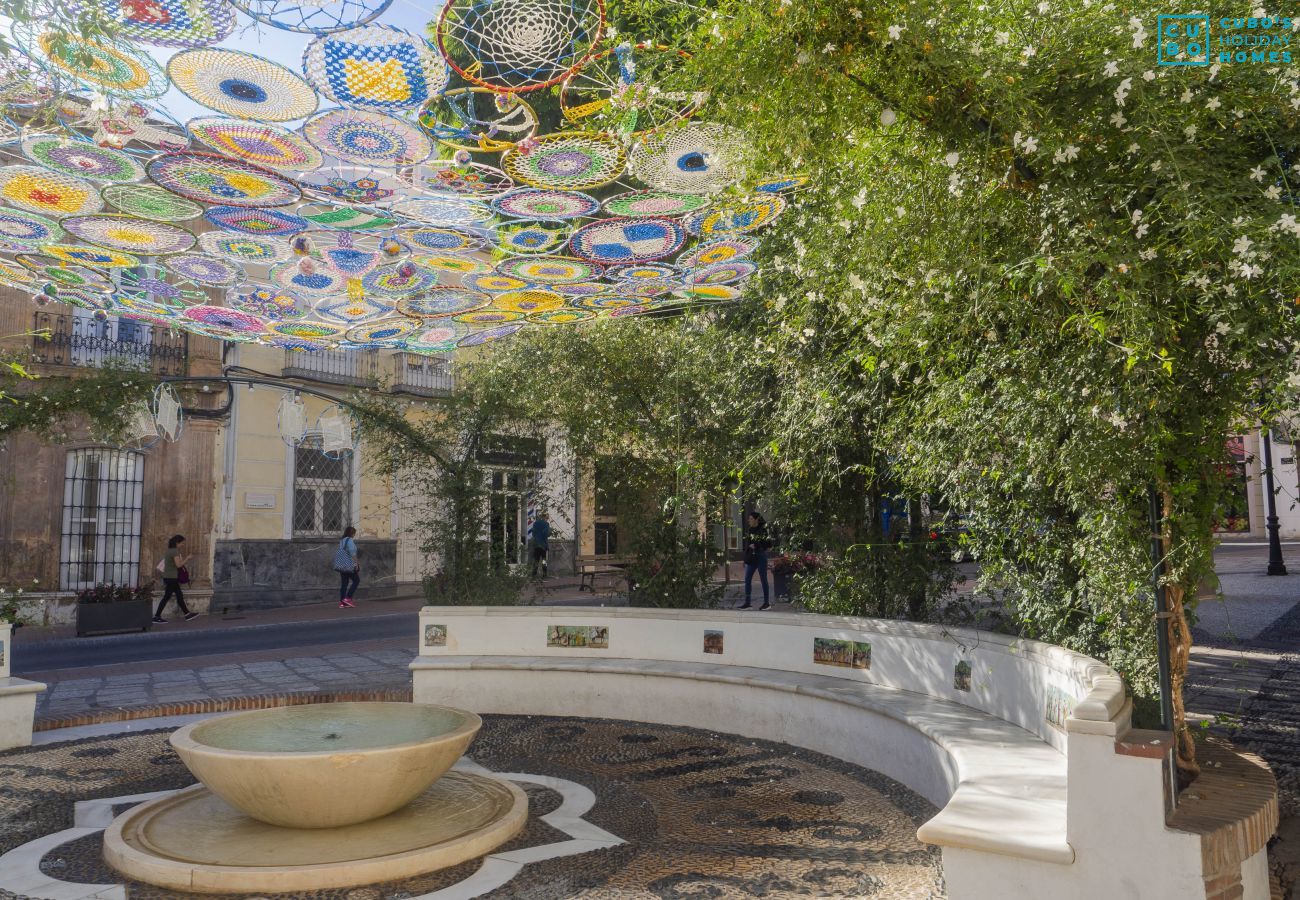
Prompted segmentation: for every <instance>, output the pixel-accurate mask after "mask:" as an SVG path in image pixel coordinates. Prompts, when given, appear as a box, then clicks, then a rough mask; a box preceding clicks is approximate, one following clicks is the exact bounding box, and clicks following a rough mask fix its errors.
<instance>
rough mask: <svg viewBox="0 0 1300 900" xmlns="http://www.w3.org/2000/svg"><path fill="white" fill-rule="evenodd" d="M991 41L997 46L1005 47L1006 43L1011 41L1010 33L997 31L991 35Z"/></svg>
mask: <svg viewBox="0 0 1300 900" xmlns="http://www.w3.org/2000/svg"><path fill="white" fill-rule="evenodd" d="M993 43H995V44H997V45H998V46H999V47H1005V46H1006V45H1007V44H1009V43H1011V35H1010V33H1008V32H1006V31H999V32H998V33H997V34H995V35H993Z"/></svg>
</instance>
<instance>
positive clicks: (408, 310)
mask: <svg viewBox="0 0 1300 900" xmlns="http://www.w3.org/2000/svg"><path fill="white" fill-rule="evenodd" d="M491 302H492V298H491V297H490V296H489V295H487V294H484V293H482V292H480V291H471V290H466V289H465V288H451V287H445V288H433V289H432V290H428V291H425V292H424V293H422V294H420V295H419V296H418V297H404V298H402V299H401V300H399V301H397V311H398V312H400V313H401V314H402V315H404V316H412V317H414V318H417V319H441V318H442V317H444V316H457V315H460V314H462V313H467V312H473V311H474V310H476V309H482V308H483V307H485V306H487V305H488V304H489V303H491Z"/></svg>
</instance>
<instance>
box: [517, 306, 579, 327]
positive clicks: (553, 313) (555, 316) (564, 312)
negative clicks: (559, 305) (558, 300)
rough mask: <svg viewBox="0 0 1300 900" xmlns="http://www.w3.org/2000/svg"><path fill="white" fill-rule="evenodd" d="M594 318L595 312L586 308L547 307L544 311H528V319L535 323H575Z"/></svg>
mask: <svg viewBox="0 0 1300 900" xmlns="http://www.w3.org/2000/svg"><path fill="white" fill-rule="evenodd" d="M594 318H596V313H594V312H592V311H591V310H588V309H572V308H570V309H548V310H546V311H545V312H535V313H530V314H529V316H528V321H529V322H532V323H533V324H535V325H576V324H578V323H579V322H586V321H588V320H590V319H594Z"/></svg>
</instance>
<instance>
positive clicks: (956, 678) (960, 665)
mask: <svg viewBox="0 0 1300 900" xmlns="http://www.w3.org/2000/svg"><path fill="white" fill-rule="evenodd" d="M952 686H953V687H955V688H956V689H957V690H959V691H967V692H969V691H970V663H968V662H967V661H966V660H964V659H959V660H957V665H955V666H953V670H952Z"/></svg>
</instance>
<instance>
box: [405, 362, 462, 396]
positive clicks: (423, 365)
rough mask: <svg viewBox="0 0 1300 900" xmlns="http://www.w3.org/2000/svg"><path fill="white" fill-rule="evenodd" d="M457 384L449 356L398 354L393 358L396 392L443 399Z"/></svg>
mask: <svg viewBox="0 0 1300 900" xmlns="http://www.w3.org/2000/svg"><path fill="white" fill-rule="evenodd" d="M455 383H456V382H455V379H454V378H453V376H452V369H451V357H450V356H449V355H448V356H424V355H422V354H418V353H398V354H396V355H395V356H394V357H393V382H392V387H393V390H394V391H401V392H403V393H407V394H419V395H420V396H422V397H442V396H446V395H447V394H450V393H451V390H452V388H453V387H454V386H455Z"/></svg>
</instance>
